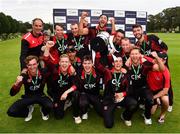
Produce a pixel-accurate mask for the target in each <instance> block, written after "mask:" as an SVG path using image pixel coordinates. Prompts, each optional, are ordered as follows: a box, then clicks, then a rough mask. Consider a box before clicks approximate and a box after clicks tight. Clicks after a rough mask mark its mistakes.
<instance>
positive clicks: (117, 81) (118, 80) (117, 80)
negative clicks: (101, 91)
mask: <svg viewBox="0 0 180 134" xmlns="http://www.w3.org/2000/svg"><path fill="white" fill-rule="evenodd" d="M121 77H122V73H120V75H119V78H118V79H117V77H116V73H114V78H115V81H116V85H115V86H116V91H117V90H118V88H119V86H118V83H119V82H120V80H121Z"/></svg>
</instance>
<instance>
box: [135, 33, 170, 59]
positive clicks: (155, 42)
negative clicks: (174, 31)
mask: <svg viewBox="0 0 180 134" xmlns="http://www.w3.org/2000/svg"><path fill="white" fill-rule="evenodd" d="M135 45H136V46H138V47H140V50H141V53H142V54H144V55H147V56H149V55H150V54H151V52H152V51H156V52H167V50H168V47H167V45H166V44H165V43H164V42H163V41H162V40H161V39H159V37H157V36H156V35H153V34H151V35H144V41H143V42H142V43H140V42H139V41H138V42H136V44H135Z"/></svg>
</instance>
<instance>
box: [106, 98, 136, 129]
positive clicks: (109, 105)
mask: <svg viewBox="0 0 180 134" xmlns="http://www.w3.org/2000/svg"><path fill="white" fill-rule="evenodd" d="M117 106H122V107H124V108H125V111H124V112H123V113H122V115H123V118H124V119H125V120H131V118H132V115H133V113H134V112H135V111H136V107H137V101H136V100H134V99H133V98H130V97H125V98H124V100H122V101H121V102H119V103H114V101H113V100H112V99H111V100H110V99H107V100H106V98H105V99H104V100H103V118H104V125H105V127H106V128H112V127H113V125H114V112H115V110H116V107H117Z"/></svg>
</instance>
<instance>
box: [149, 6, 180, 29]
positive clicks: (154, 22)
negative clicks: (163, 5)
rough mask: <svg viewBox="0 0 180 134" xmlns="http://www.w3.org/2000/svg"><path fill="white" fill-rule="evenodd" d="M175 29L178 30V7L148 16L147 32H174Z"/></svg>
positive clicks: (179, 12)
mask: <svg viewBox="0 0 180 134" xmlns="http://www.w3.org/2000/svg"><path fill="white" fill-rule="evenodd" d="M177 27H179V28H180V7H173V8H167V9H164V10H163V11H162V12H160V13H158V14H156V15H154V16H153V15H149V16H148V23H147V30H148V32H158V31H162V29H165V30H166V31H174V30H175V28H177Z"/></svg>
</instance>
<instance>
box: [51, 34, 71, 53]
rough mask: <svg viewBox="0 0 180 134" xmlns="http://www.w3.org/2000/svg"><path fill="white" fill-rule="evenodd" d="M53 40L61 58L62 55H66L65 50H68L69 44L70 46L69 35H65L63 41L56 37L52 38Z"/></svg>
mask: <svg viewBox="0 0 180 134" xmlns="http://www.w3.org/2000/svg"><path fill="white" fill-rule="evenodd" d="M51 40H52V41H53V42H54V43H55V45H54V46H55V48H56V49H57V50H58V53H59V56H60V55H61V54H64V53H65V50H66V48H67V44H68V41H67V35H66V34H64V37H63V38H62V39H60V40H59V39H57V37H56V36H53V37H51Z"/></svg>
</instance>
